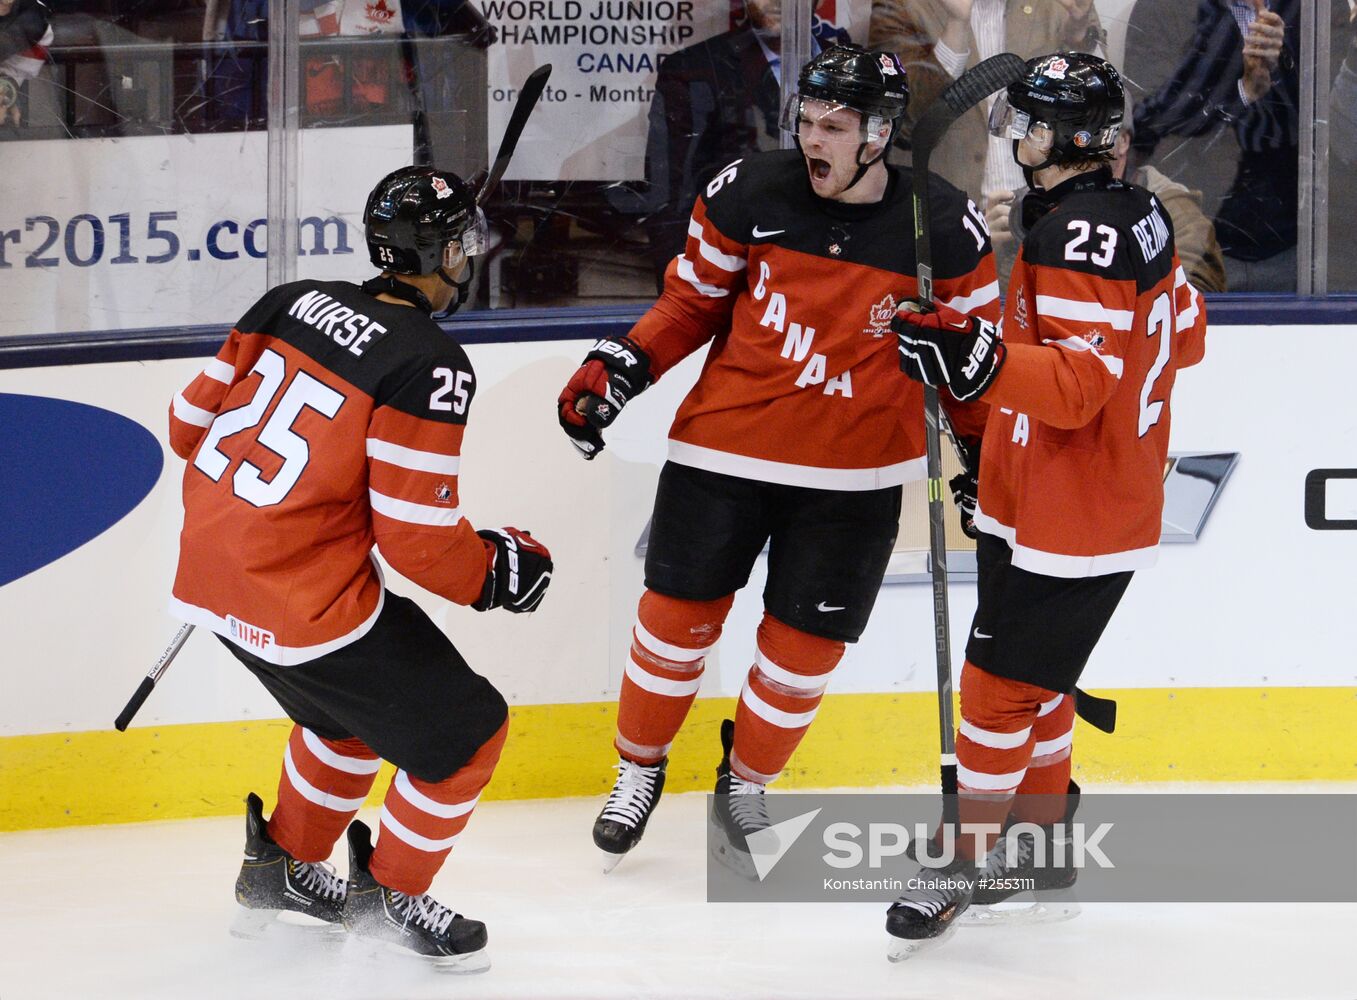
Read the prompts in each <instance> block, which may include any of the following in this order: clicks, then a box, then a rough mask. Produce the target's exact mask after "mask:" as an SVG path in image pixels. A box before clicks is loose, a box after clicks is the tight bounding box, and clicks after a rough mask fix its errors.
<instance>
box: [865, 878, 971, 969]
mask: <svg viewBox="0 0 1357 1000" xmlns="http://www.w3.org/2000/svg"><path fill="white" fill-rule="evenodd" d="M975 876H976V868H975V862H974V861H973V860H971V859H970V858H957V859H956V860H955V861H953V862H952V863H951V864H948V865H946V866H944V867H942V868H929V867H927V866H924V867H921V868H920V869H919V871H918V873H917V874H916V875H914V876H913V877H912V878H910V879H909V881H908V882H907V883H906V885H905V894H904V895H903V896H901V897H900V898H899V899H897V900H896V901H895V902H894V903H892V904H891V907H890V909H889V910H887V911H886V932H887V933H888V934H890V936H891V942H890V949H889V950H888V951H887V953H886V957H887V958H889V959H890V960H891V961H892V962H903V961H904V960H905V959H907V958H911V957H913V956H914V955H917V954H918V953H919V952H921V951H923V950H924V949H925V948H931V947H933V946H935V945H937V944H940V943H941V942H942V941H944V940H946V939H947V938H948V937H950V936H951V933H952V932H953V931H954V930H955V929H956V921H957V918H958V917H960V916H961V915H962V914H963V913H965V912H966V909H967V908H968V907H969V906H970V905H971V896H972V894H973V893H974V892H975Z"/></svg>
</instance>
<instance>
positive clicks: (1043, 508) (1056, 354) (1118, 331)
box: [887, 53, 1206, 954]
mask: <svg viewBox="0 0 1357 1000" xmlns="http://www.w3.org/2000/svg"><path fill="white" fill-rule="evenodd" d="M1123 107H1124V98H1123V88H1122V83H1121V79H1120V77H1119V76H1118V74H1117V71H1116V70H1115V69H1113V68H1112V66H1111V65H1109V64H1108V63H1106V62H1104V61H1103V60H1101V59H1098V58H1095V57H1093V56H1090V55H1083V54H1074V53H1058V54H1055V55H1050V56H1045V57H1041V58H1037V59H1034V60H1032V61H1031V62H1029V64H1028V74H1027V76H1026V78H1025V79H1023V80H1022V81H1020V82H1018V83H1016V84H1014V85H1013V86H1011V87H1009V88H1008V91H1007V94H1006V96H1004V97H1001V98H1000V100H998V101H996V103H995V107H994V112H993V114H992V117H991V128H992V130H993V131H994V134H995V135H998V136H1001V137H1009V138H1012V139H1013V142H1014V156H1015V157H1016V159H1017V161H1018V163H1019V164H1020V165H1021V166H1022V167H1023V170H1024V171H1025V172H1026V174H1027V177H1028V181H1029V186H1030V187H1031V189H1032V192H1033V193H1032V194H1030V195H1028V200H1027V202H1025V203H1024V205H1023V211H1024V214H1025V215H1026V216H1027V229H1028V235H1027V237H1026V238H1025V239H1024V241H1023V245H1022V250H1021V252H1020V254H1019V256H1018V260H1017V263H1016V265H1015V266H1014V269H1013V276H1012V279H1011V282H1010V284H1009V289H1008V297H1007V301H1006V303H1005V308H1004V318H1003V322H1002V324H1001V327H1000V329H998V330H996V329H994V328H993V327H992V326H990V324H988V323H985V322H982V321H980V320H976V319H972V318H967V317H965V316H961V315H959V314H957V313H955V312H953V311H952V310H949V309H947V308H946V307H945V306H944V307H942V308H939V309H938V310H936V311H933V312H922V313H921V312H918V311H912V310H911V309H908V308H907V309H906V310H904V311H902V312H901V314H900V316H899V318H898V319H897V320H896V322H895V328H896V330H897V333H898V336H899V343H900V357H901V367H902V368H903V369H904V371H905V372H906V373H907V374H908V375H909V376H910V377H911V378H914V379H917V380H919V381H921V382H927V383H929V384H932V385H938V386H946V387H948V388H950V389H951V390H952V392H953V393H954V394H955V395H956V396H957V398H959V399H983V401H984V402H986V403H988V404H989V417H988V424H987V426H986V428H985V431H984V443H983V448H982V451H981V457H980V468H979V502H978V507H977V509H976V511H975V525H976V528H977V529H978V530H979V531H980V532H981V534H980V538H979V542H978V550H977V562H978V567H979V587H978V591H979V605H978V607H977V609H976V613H975V620H974V622H973V627H972V630H971V633H970V638H969V639H968V642H967V646H966V662H965V664H964V666H963V668H962V673H961V684H960V688H961V725H960V730H959V733H958V735H957V779H958V785H959V789H960V792H961V798H960V817H961V821H962V822H963V823H966V822H972V823H992V824H1002V823H1004V822H1005V820H1006V819H1007V818H1009V817H1010V811H1011V818H1012V819H1013V820H1015V821H1023V822H1027V823H1034V824H1037V825H1041V826H1047V827H1049V826H1051V825H1052V824H1054V823H1057V822H1059V821H1062V820H1064V819H1065V818H1066V816H1067V815H1069V814H1071V813H1072V811H1073V807H1074V805H1075V804H1076V803H1077V796H1078V788H1077V786H1075V785H1074V783H1073V782H1072V781H1071V780H1070V766H1071V765H1070V752H1071V741H1072V737H1073V733H1074V714H1075V705H1074V696H1073V694H1074V687H1075V683H1076V682H1077V681H1078V679H1079V675H1080V673H1081V672H1082V671H1083V669H1084V666H1085V664H1086V663H1087V661H1088V658H1089V655H1090V653H1091V652H1092V650H1093V647H1094V645H1095V644H1096V643H1097V641H1098V639H1099V637H1100V636H1101V635H1102V632H1103V629H1104V628H1105V627H1106V625H1107V623H1108V620H1109V619H1110V618H1111V616H1112V613H1113V611H1114V610H1115V609H1116V607H1117V604H1118V602H1119V601H1120V600H1121V597H1122V594H1123V593H1124V592H1125V590H1126V587H1127V584H1129V583H1130V580H1131V574H1132V573H1133V572H1134V571H1135V570H1137V569H1140V568H1142V567H1145V566H1149V565H1151V564H1152V563H1153V562H1154V560H1155V556H1156V552H1157V547H1158V542H1159V533H1160V520H1161V515H1162V509H1163V502H1164V490H1163V480H1164V462H1165V459H1166V458H1167V454H1168V440H1169V417H1170V410H1169V397H1170V395H1171V394H1172V392H1173V384H1174V380H1175V376H1176V374H1177V372H1178V370H1179V369H1181V368H1185V367H1187V366H1189V365H1194V364H1196V363H1197V362H1199V361H1200V360H1201V359H1202V356H1203V354H1204V352H1205V343H1206V341H1205V333H1206V311H1205V307H1204V305H1203V303H1202V300H1201V297H1200V296H1199V295H1198V293H1197V291H1196V290H1195V289H1194V288H1193V287H1192V285H1191V284H1189V283H1188V280H1187V276H1186V275H1185V274H1184V272H1183V268H1182V266H1181V264H1180V263H1179V261H1178V255H1177V252H1176V250H1175V249H1174V244H1173V226H1172V222H1171V221H1170V219H1169V216H1168V213H1167V212H1165V211H1164V209H1163V207H1162V206H1161V205H1160V204H1159V203H1158V201H1157V200H1156V199H1155V198H1154V196H1153V195H1151V194H1150V193H1149V192H1147V191H1145V190H1144V189H1142V188H1139V187H1136V186H1134V185H1131V184H1126V183H1123V182H1121V181H1118V180H1115V179H1113V177H1112V172H1111V168H1110V158H1111V151H1112V148H1113V144H1114V143H1115V141H1116V137H1117V131H1118V129H1119V127H1120V124H1121V118H1122V110H1123ZM1067 792H1068V795H1067ZM1010 807H1011V810H1010ZM1024 836H1026V835H1024ZM1030 840H1031V838H1029V842H1028V843H1026V844H1025V845H1023V846H1022V847H1021V849H1019V850H1018V851H1017V852H1016V854H1017V856H1015V857H1009V856H1008V855H1007V854H1006V853H1005V852H1003V851H1002V850H996V851H995V852H992V853H991V854H990V855H989V858H988V861H987V867H986V869H985V871H984V874H985V876H987V878H986V879H984V880H983V882H982V887H981V888H978V889H976V890H975V891H974V894H972V891H971V888H969V887H968V886H967V880H966V879H961V878H956V877H955V875H956V874H957V873H949V872H933V873H929V874H925V876H924V878H923V881H925V882H929V881H930V880H931V882H932V887H929V886H925V887H924V888H921V889H918V890H912V891H910V892H909V893H907V894H906V895H905V896H904V897H902V898H901V899H900V900H899V901H898V902H897V903H895V904H894V905H893V906H892V907H891V909H890V913H889V915H888V918H887V929H888V930H889V932H890V933H891V934H892V935H893V936H894V937H895V938H896V939H897V943H896V944H895V945H894V947H896V948H898V949H899V951H900V953H902V954H903V953H906V952H908V951H910V950H912V949H913V948H914V947H915V946H916V945H917V943H918V942H920V941H923V940H928V939H931V938H935V937H937V936H938V935H940V934H942V933H943V932H944V931H945V930H946V929H947V927H948V926H949V925H950V924H951V923H952V921H954V920H955V919H956V917H957V916H958V915H959V914H960V913H962V912H963V911H965V909H966V908H967V906H968V905H970V904H971V903H972V902H975V903H994V902H998V901H1001V900H1002V899H1004V898H1006V897H1008V896H1010V895H1012V893H1011V892H1010V891H1008V890H1004V891H992V890H988V889H985V888H983V885H984V884H985V883H989V884H1000V883H993V882H991V879H990V878H988V877H989V876H992V877H993V878H997V879H1001V880H1004V879H1013V878H1015V877H1016V878H1017V879H1018V880H1019V881H1021V880H1024V879H1027V878H1031V879H1033V880H1034V881H1035V884H1036V885H1037V887H1038V888H1039V889H1061V888H1067V887H1068V886H1069V885H1071V884H1072V883H1073V881H1074V878H1075V874H1076V873H1075V871H1074V870H1073V869H1072V868H1052V867H1045V868H1043V867H1039V866H1037V865H1036V864H1035V863H1034V860H1033V857H1032V854H1033V852H1032V850H1031V847H1032V846H1033V845H1032V844H1031V843H1030ZM1020 844H1021V840H1020ZM968 846H970V838H968V837H962V838H960V840H959V842H958V847H959V848H960V850H961V853H963V854H964V853H965V851H966V848H967V847H968ZM958 864H959V865H960V866H961V867H960V869H959V872H960V873H962V874H964V873H965V872H966V871H969V873H970V875H971V877H972V878H974V875H975V873H976V869H975V867H974V864H973V861H972V859H971V858H966V857H963V858H961V859H960V860H959V862H958ZM949 875H952V876H953V877H951V878H948V876H949Z"/></svg>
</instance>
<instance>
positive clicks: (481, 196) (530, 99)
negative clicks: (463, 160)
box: [476, 63, 551, 205]
mask: <svg viewBox="0 0 1357 1000" xmlns="http://www.w3.org/2000/svg"><path fill="white" fill-rule="evenodd" d="M550 77H551V63H546V64H545V65H542V66H538V67H537V68H536V69H535V70H533V71H532V72H531V73H529V74H528V78H527V79H526V80H524V81H523V87H522V89H521V90H519V92H518V102H517V103H516V104H514V110H513V113H512V114H510V115H509V124H508V126H507V127H506V128H505V129H504V138H503V139H501V140H500V143H499V152H498V153H496V154H495V162H494V163H492V164H491V165H490V173H489V174H488V175H487V176H486V178H485V183H484V184H482V185H481V189H480V191H478V192H477V193H476V204H477V205H484V204H485V202H486V199H487V198H489V197H490V195H492V194H493V193H494V191H495V188H497V187H499V181H500V178H501V177H503V176H504V171H505V170H507V169H508V168H509V160H510V159H512V158H513V155H514V150H515V149H516V148H517V147H518V139H519V137H520V136H521V135H522V134H523V127H524V126H525V125H527V124H528V116H529V115H531V114H532V109H533V108H535V107H536V106H537V100H538V98H540V97H541V96H542V91H544V90H546V89H547V80H548V79H549V78H550Z"/></svg>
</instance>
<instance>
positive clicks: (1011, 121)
mask: <svg viewBox="0 0 1357 1000" xmlns="http://www.w3.org/2000/svg"><path fill="white" fill-rule="evenodd" d="M1031 129H1032V116H1031V115H1029V114H1028V113H1027V112H1026V111H1021V110H1019V109H1018V108H1015V107H1014V106H1013V105H1011V104H1009V103H1008V94H1007V93H1001V94H1000V95H999V96H998V97H997V98H995V100H994V107H992V108H990V112H989V134H990V135H992V136H995V137H997V138H999V139H1024V138H1026V137H1027V134H1028V132H1030V131H1031Z"/></svg>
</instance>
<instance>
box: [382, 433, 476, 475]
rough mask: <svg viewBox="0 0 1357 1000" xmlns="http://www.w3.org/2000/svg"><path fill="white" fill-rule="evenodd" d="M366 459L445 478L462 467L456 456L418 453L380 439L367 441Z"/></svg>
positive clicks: (454, 473) (431, 452)
mask: <svg viewBox="0 0 1357 1000" xmlns="http://www.w3.org/2000/svg"><path fill="white" fill-rule="evenodd" d="M367 452H368V458H375V459H376V460H377V461H379V462H385V463H386V464H387V465H399V466H400V467H401V468H402V469H410V470H412V471H414V472H441V473H442V474H443V475H445V476H455V475H457V472H458V470H459V469H460V468H461V467H462V460H461V459H460V458H458V457H457V456H456V455H442V454H439V453H438V452H436V451H418V450H416V449H414V448H406V447H405V446H404V445H399V444H392V443H391V442H390V441H383V440H382V439H381V438H368V439H367Z"/></svg>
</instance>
